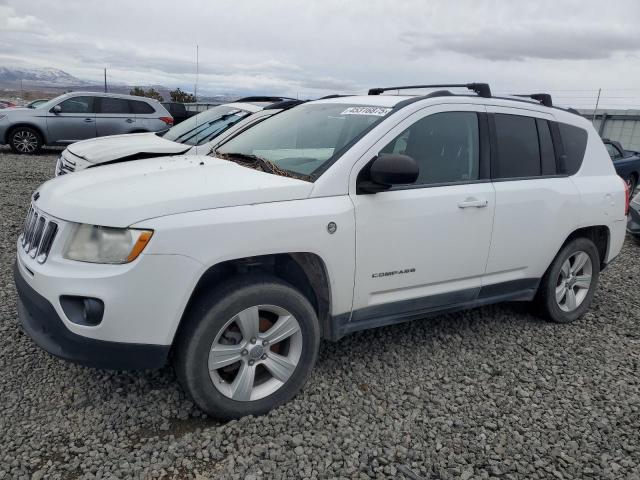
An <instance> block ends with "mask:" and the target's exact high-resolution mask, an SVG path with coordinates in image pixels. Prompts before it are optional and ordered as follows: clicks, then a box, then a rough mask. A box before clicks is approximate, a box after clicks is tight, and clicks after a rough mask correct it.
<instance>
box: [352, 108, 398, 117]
mask: <svg viewBox="0 0 640 480" xmlns="http://www.w3.org/2000/svg"><path fill="white" fill-rule="evenodd" d="M390 111H391V109H390V108H385V107H349V108H347V109H346V110H345V111H343V112H342V113H341V115H375V116H377V117H384V116H385V115H386V114H387V113H389V112H390Z"/></svg>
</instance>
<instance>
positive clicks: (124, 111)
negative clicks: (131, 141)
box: [96, 97, 136, 137]
mask: <svg viewBox="0 0 640 480" xmlns="http://www.w3.org/2000/svg"><path fill="white" fill-rule="evenodd" d="M96 100H97V103H98V105H97V106H98V108H97V109H96V129H97V132H98V136H99V137H103V136H105V135H120V134H123V133H130V132H132V131H133V130H135V128H136V126H135V123H136V117H135V114H134V113H133V112H132V111H131V108H130V106H129V101H128V100H127V99H125V98H114V97H98V98H96Z"/></svg>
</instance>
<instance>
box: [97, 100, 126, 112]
mask: <svg viewBox="0 0 640 480" xmlns="http://www.w3.org/2000/svg"><path fill="white" fill-rule="evenodd" d="M98 113H129V102H128V101H127V100H125V99H124V98H110V97H102V98H101V99H100V110H99V111H98Z"/></svg>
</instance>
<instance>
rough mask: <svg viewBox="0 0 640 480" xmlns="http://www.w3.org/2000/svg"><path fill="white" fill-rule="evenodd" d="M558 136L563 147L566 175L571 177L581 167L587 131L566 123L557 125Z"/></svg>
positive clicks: (585, 147)
mask: <svg viewBox="0 0 640 480" xmlns="http://www.w3.org/2000/svg"><path fill="white" fill-rule="evenodd" d="M558 127H559V129H560V136H562V144H563V145H564V153H565V155H566V157H565V166H566V170H567V171H566V174H567V175H573V174H575V173H576V172H577V171H578V170H580V166H581V165H582V159H583V158H584V152H585V151H586V150H587V137H588V135H587V131H586V130H584V129H582V128H580V127H574V126H573V125H569V124H566V123H559V124H558Z"/></svg>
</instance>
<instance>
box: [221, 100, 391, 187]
mask: <svg viewBox="0 0 640 480" xmlns="http://www.w3.org/2000/svg"><path fill="white" fill-rule="evenodd" d="M391 110H392V109H391V108H386V107H376V106H363V105H349V104H344V103H315V104H313V103H309V104H304V105H299V106H297V107H295V108H292V109H291V110H287V111H284V112H282V113H280V114H278V115H274V116H273V117H272V118H270V119H268V120H267V121H264V122H262V123H260V124H258V125H256V126H255V127H253V128H251V129H249V130H247V131H245V132H243V133H241V134H240V135H238V136H237V137H234V138H232V139H231V140H229V141H228V142H227V143H224V144H223V145H222V146H221V147H220V148H218V149H217V150H216V152H215V153H220V154H234V153H235V154H242V155H254V156H257V157H260V158H263V159H265V160H268V161H270V162H272V163H274V164H276V166H278V167H279V168H282V169H284V170H287V171H290V172H293V173H297V174H301V175H306V176H311V177H314V176H317V175H319V173H321V172H322V171H324V169H325V168H326V167H328V166H329V165H331V163H332V162H333V161H334V160H335V159H337V158H338V157H339V156H340V155H341V154H342V153H343V152H344V151H346V149H347V148H349V147H350V146H351V145H352V144H353V142H354V141H355V140H357V139H358V138H359V137H360V136H361V135H362V134H363V133H365V132H366V131H368V129H370V128H371V127H373V126H374V125H375V124H376V123H378V122H379V121H380V120H381V119H383V118H384V117H385V116H387V115H388V114H389V113H390V112H391Z"/></svg>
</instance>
